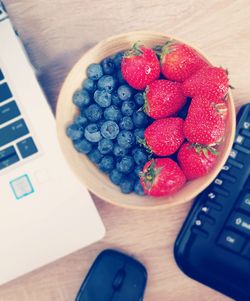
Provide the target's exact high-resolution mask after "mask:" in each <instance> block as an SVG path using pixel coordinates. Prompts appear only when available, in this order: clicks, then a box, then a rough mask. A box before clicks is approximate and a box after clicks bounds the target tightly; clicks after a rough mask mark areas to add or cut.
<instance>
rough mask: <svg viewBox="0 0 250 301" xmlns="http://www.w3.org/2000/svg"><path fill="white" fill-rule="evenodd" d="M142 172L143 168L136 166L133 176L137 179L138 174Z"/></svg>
mask: <svg viewBox="0 0 250 301" xmlns="http://www.w3.org/2000/svg"><path fill="white" fill-rule="evenodd" d="M142 170H143V166H140V165H136V167H135V169H134V173H135V175H137V176H138V177H139V176H140V173H141V172H142Z"/></svg>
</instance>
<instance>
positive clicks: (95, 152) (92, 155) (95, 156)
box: [88, 149, 103, 164]
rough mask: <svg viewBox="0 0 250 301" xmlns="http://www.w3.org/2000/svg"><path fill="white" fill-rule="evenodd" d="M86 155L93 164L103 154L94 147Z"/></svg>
mask: <svg viewBox="0 0 250 301" xmlns="http://www.w3.org/2000/svg"><path fill="white" fill-rule="evenodd" d="M88 157H89V160H90V161H92V162H93V163H95V164H98V163H100V161H101V159H102V158H103V155H102V154H101V153H100V152H99V150H98V149H94V150H92V151H91V152H90V153H88Z"/></svg>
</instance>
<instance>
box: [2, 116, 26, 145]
mask: <svg viewBox="0 0 250 301" xmlns="http://www.w3.org/2000/svg"><path fill="white" fill-rule="evenodd" d="M28 133H29V130H28V128H27V125H26V123H25V121H24V120H23V119H20V120H18V121H15V122H13V123H11V124H10V125H7V126H6V127H3V128H1V129H0V147H2V146H4V145H5V144H7V143H10V142H12V141H14V140H16V139H18V138H21V137H22V136H24V135H26V134H28Z"/></svg>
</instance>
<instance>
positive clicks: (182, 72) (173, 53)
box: [160, 41, 208, 82]
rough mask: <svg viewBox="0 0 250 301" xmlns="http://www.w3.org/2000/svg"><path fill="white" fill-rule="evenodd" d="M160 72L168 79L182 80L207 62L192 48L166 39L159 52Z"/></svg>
mask: <svg viewBox="0 0 250 301" xmlns="http://www.w3.org/2000/svg"><path fill="white" fill-rule="evenodd" d="M160 61H161V72H162V74H163V75H164V76H165V77H166V78H167V79H169V80H172V81H177V82H184V81H185V80H186V79H187V78H189V77H190V76H191V75H193V74H194V73H196V72H197V71H198V70H199V69H201V68H202V67H204V66H207V65H208V63H207V62H206V61H205V59H203V58H202V56H201V55H200V54H199V53H198V52H197V51H196V50H194V49H193V48H191V47H189V46H187V45H185V44H182V43H179V42H176V41H168V42H167V43H166V44H165V45H164V46H163V47H162V48H161V52H160Z"/></svg>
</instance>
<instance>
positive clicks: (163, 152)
mask: <svg viewBox="0 0 250 301" xmlns="http://www.w3.org/2000/svg"><path fill="white" fill-rule="evenodd" d="M183 123H184V121H183V119H181V118H178V117H177V118H173V117H171V118H165V119H159V120H156V121H154V122H153V123H152V124H150V125H149V126H148V127H147V128H146V130H145V132H144V137H145V144H146V147H147V148H148V149H149V150H150V151H151V152H153V153H154V154H155V155H158V156H169V155H172V154H173V153H175V152H176V151H177V149H178V148H179V147H180V146H181V144H182V143H183V141H184V134H183Z"/></svg>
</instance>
